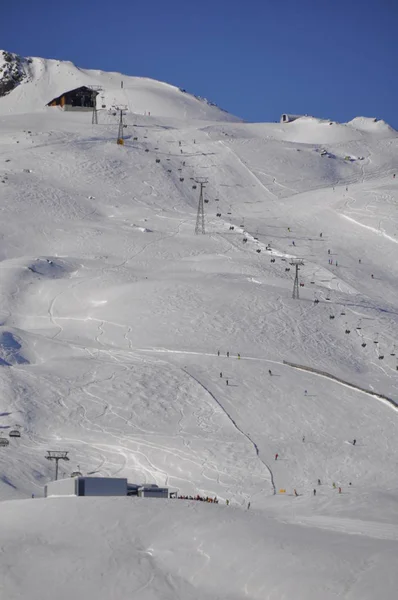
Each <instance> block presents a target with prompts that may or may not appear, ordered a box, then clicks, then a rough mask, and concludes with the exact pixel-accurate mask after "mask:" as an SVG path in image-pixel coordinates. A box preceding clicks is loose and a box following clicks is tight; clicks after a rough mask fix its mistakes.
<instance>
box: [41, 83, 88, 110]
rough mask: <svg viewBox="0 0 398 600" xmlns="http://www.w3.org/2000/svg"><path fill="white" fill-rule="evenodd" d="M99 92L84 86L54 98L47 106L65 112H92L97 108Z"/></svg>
mask: <svg viewBox="0 0 398 600" xmlns="http://www.w3.org/2000/svg"><path fill="white" fill-rule="evenodd" d="M97 96H98V92H97V91H96V90H94V89H92V88H89V87H86V86H84V85H83V86H82V87H79V88H76V89H75V90H69V91H68V92H64V93H63V94H61V95H60V96H58V98H53V100H51V101H50V102H49V103H48V104H47V106H60V107H61V108H63V110H77V111H90V110H93V108H94V107H95V106H96V102H97Z"/></svg>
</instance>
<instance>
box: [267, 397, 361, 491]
mask: <svg viewBox="0 0 398 600" xmlns="http://www.w3.org/2000/svg"><path fill="white" fill-rule="evenodd" d="M305 393H307V390H306V391H305ZM302 441H303V442H305V435H303V437H302ZM356 443H357V440H356V439H355V438H354V439H353V440H352V445H353V446H356ZM278 458H279V453H278V452H277V453H276V454H275V460H278ZM318 485H322V482H321V480H320V479H319V478H318ZM348 485H350V486H351V485H352V483H351V481H350V482H349V484H348ZM332 487H333V489H338V490H339V494H342V493H343V491H342V488H341V486H337V485H336V483H335V482H334V481H333V483H332ZM293 494H294V495H295V496H300V494H299V493H298V492H297V490H296V488H294V490H293ZM312 494H313V496H316V488H314V489H313V490H312Z"/></svg>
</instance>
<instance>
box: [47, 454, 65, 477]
mask: <svg viewBox="0 0 398 600" xmlns="http://www.w3.org/2000/svg"><path fill="white" fill-rule="evenodd" d="M46 459H47V460H55V481H57V479H58V463H59V461H60V460H69V458H68V452H67V451H65V450H47V456H46Z"/></svg>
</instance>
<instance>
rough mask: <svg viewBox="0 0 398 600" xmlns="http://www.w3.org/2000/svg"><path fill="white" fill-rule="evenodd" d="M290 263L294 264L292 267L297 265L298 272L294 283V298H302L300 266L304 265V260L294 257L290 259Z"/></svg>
mask: <svg viewBox="0 0 398 600" xmlns="http://www.w3.org/2000/svg"><path fill="white" fill-rule="evenodd" d="M290 264H291V265H292V267H296V274H295V277H294V284H293V299H294V300H298V299H299V298H300V294H299V276H298V272H299V267H300V266H304V261H303V259H302V258H292V260H291V261H290Z"/></svg>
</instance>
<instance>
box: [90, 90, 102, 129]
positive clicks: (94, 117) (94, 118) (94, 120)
mask: <svg viewBox="0 0 398 600" xmlns="http://www.w3.org/2000/svg"><path fill="white" fill-rule="evenodd" d="M88 87H89V89H90V90H92V91H93V115H92V119H91V123H92V124H93V125H98V110H97V94H99V92H102V91H103V88H102V87H101V86H100V85H89V86H88Z"/></svg>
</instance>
